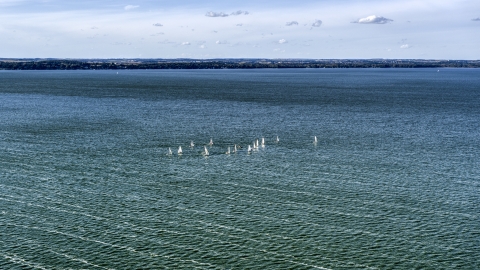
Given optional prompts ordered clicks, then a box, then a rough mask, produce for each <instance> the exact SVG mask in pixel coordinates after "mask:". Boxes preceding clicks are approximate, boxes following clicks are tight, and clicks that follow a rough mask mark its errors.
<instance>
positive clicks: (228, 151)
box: [225, 146, 230, 155]
mask: <svg viewBox="0 0 480 270" xmlns="http://www.w3.org/2000/svg"><path fill="white" fill-rule="evenodd" d="M225 154H227V155H230V146H229V147H228V150H227V152H226V153H225Z"/></svg>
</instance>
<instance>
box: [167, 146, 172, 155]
mask: <svg viewBox="0 0 480 270" xmlns="http://www.w3.org/2000/svg"><path fill="white" fill-rule="evenodd" d="M171 155H172V149H171V148H170V147H168V152H167V156H171Z"/></svg>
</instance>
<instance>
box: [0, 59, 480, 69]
mask: <svg viewBox="0 0 480 270" xmlns="http://www.w3.org/2000/svg"><path fill="white" fill-rule="evenodd" d="M258 68H480V60H426V59H425V60H424V59H250V58H248V59H54V58H0V70H122V69H123V70H125V69H258Z"/></svg>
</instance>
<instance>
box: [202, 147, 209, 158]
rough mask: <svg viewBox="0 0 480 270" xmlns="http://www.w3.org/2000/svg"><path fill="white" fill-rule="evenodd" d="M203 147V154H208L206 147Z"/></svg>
mask: <svg viewBox="0 0 480 270" xmlns="http://www.w3.org/2000/svg"><path fill="white" fill-rule="evenodd" d="M203 148H204V152H203V153H202V154H203V155H204V156H208V155H209V153H208V149H207V147H206V146H204V147H203Z"/></svg>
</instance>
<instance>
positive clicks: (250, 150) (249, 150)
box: [247, 144, 252, 153]
mask: <svg viewBox="0 0 480 270" xmlns="http://www.w3.org/2000/svg"><path fill="white" fill-rule="evenodd" d="M247 151H248V152H249V153H250V152H252V147H250V144H249V145H248V150H247Z"/></svg>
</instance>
